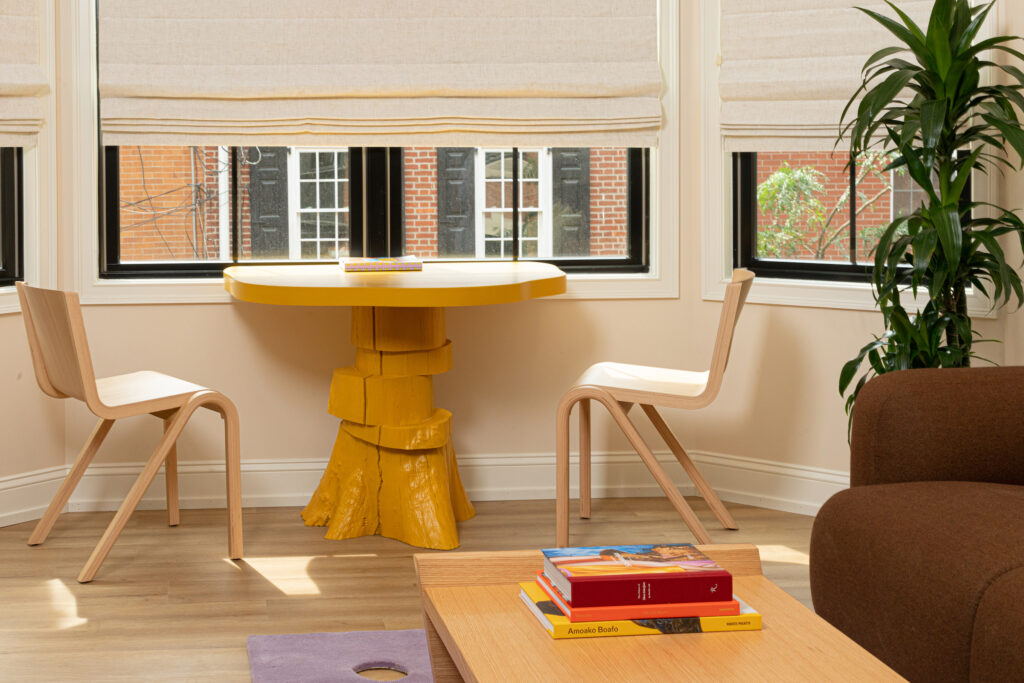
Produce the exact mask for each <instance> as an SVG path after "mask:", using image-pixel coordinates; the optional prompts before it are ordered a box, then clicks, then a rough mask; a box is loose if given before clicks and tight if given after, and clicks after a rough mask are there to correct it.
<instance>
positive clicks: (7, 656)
mask: <svg viewBox="0 0 1024 683" xmlns="http://www.w3.org/2000/svg"><path fill="white" fill-rule="evenodd" d="M691 503H692V504H693V507H694V509H695V510H696V511H697V513H698V515H699V516H700V517H701V519H702V521H703V522H704V523H705V524H706V525H707V528H708V530H709V531H710V533H711V536H712V538H713V540H714V541H716V542H721V543H755V544H757V545H758V546H759V547H760V548H761V556H762V560H763V562H764V573H765V575H766V576H768V577H769V578H771V579H772V580H773V581H775V582H776V583H777V584H779V585H780V586H781V587H782V588H783V589H785V590H786V591H788V592H789V593H790V594H791V595H793V596H794V597H796V598H797V599H798V600H801V601H802V602H804V603H805V604H807V605H808V606H809V605H810V593H809V587H808V578H807V551H808V543H809V539H810V529H811V523H812V521H813V518H811V517H807V516H804V515H795V514H789V513H784V512H776V511H772V510H764V509H760V508H755V507H748V506H743V505H736V504H728V507H729V509H730V511H732V513H733V515H734V516H735V518H736V521H737V523H738V524H739V526H740V530H739V531H725V530H723V529H721V528H720V527H718V526H717V523H716V522H715V520H714V518H713V516H712V515H711V513H710V511H709V510H708V509H707V507H706V506H705V505H704V504H703V501H701V500H699V499H693V500H691ZM477 511H478V514H477V517H476V518H474V519H472V520H469V521H468V522H464V523H462V524H460V525H459V526H460V534H461V537H462V542H463V544H462V548H461V549H462V550H507V549H520V548H538V547H546V546H549V545H551V544H552V542H553V538H554V503H553V501H509V502H484V503H478V504H477ZM298 512H299V511H298V509H297V508H255V509H247V510H245V514H244V523H245V550H246V559H245V560H244V561H241V562H237V563H236V562H231V561H230V560H228V559H227V553H226V550H227V533H226V528H225V519H224V517H225V514H224V511H223V510H182V512H181V526H179V527H176V528H169V527H167V526H166V513H165V512H162V511H140V512H137V513H136V514H135V515H134V516H133V517H132V519H131V520H130V521H129V523H128V527H127V528H126V529H125V531H124V533H123V534H122V536H121V538H120V540H119V541H118V542H117V544H116V545H115V546H114V549H113V551H111V553H110V556H109V558H108V559H107V561H106V563H105V564H104V565H103V567H102V568H101V569H100V572H99V575H98V576H97V578H96V580H95V581H94V582H93V583H91V584H86V585H81V584H78V583H77V582H76V581H75V576H77V574H78V571H79V569H80V568H81V566H82V564H83V563H84V562H85V560H86V558H87V557H88V555H89V553H90V551H91V549H92V547H93V545H94V544H95V543H96V541H97V540H98V539H99V537H100V535H101V533H102V531H103V528H104V527H105V526H106V524H107V522H108V521H109V520H110V518H111V516H112V514H113V513H75V514H66V515H64V516H62V517H61V519H60V520H59V521H58V522H57V525H56V527H55V528H54V530H53V532H52V533H51V535H50V538H49V539H48V540H47V541H46V543H45V544H44V545H42V546H38V547H34V548H30V547H28V546H27V545H25V541H26V540H27V539H28V535H29V532H30V531H31V529H32V527H33V525H34V523H26V524H19V525H15V526H10V527H6V528H3V529H0V679H2V680H3V681H75V680H88V681H129V680H130V681H139V680H168V681H186V680H187V681H246V680H249V663H248V657H247V655H246V637H247V636H250V635H256V634H269V633H303V632H305V633H310V632H320V631H344V630H375V629H408V628H421V627H422V622H421V615H420V606H419V597H418V592H417V587H416V580H415V573H414V571H413V567H412V554H413V553H414V552H422V551H420V550H419V549H416V548H411V547H409V546H407V545H405V544H403V543H400V542H398V541H392V540H389V539H384V538H379V537H369V538H361V539H351V540H347V541H327V540H325V539H324V538H323V529H320V528H309V527H305V526H303V524H302V521H301V519H300V518H299V514H298ZM571 531H572V537H571V539H572V543H573V544H578V545H598V544H617V543H637V542H653V543H658V542H688V541H692V537H691V536H690V535H689V533H688V532H687V530H686V528H685V526H684V525H683V524H682V522H681V521H680V519H679V517H678V516H677V515H676V513H675V512H674V510H673V509H672V508H671V506H670V505H669V503H668V502H667V501H666V500H665V499H663V498H618V499H607V500H595V501H594V509H593V516H592V518H591V519H590V520H579V519H578V518H573V520H572V526H571Z"/></svg>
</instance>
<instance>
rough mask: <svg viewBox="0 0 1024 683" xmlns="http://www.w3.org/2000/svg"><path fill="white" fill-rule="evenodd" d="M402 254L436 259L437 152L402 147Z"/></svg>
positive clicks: (430, 148)
mask: <svg viewBox="0 0 1024 683" xmlns="http://www.w3.org/2000/svg"><path fill="white" fill-rule="evenodd" d="M402 156H403V164H404V167H405V182H404V186H405V253H406V254H409V255H411V256H419V257H420V258H436V257H437V150H435V149H434V148H433V147H406V148H405V149H404V150H403V155H402Z"/></svg>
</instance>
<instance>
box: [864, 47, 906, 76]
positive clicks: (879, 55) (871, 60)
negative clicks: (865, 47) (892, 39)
mask: <svg viewBox="0 0 1024 683" xmlns="http://www.w3.org/2000/svg"><path fill="white" fill-rule="evenodd" d="M906 51H907V48H905V47H901V46H899V45H897V46H894V47H883V48H882V49H881V50H879V51H878V52H876V53H875V54H873V55H871V56H870V57H868V61H866V62H864V66H863V68H861V73H865V72H866V71H867V70H868V69H870V68H871V65H872V64H875V63H876V62H878V61H880V60H882V59H885V58H886V57H889V56H891V55H895V54H898V53H900V52H906Z"/></svg>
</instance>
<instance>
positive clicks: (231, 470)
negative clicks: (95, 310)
mask: <svg viewBox="0 0 1024 683" xmlns="http://www.w3.org/2000/svg"><path fill="white" fill-rule="evenodd" d="M17 286H18V298H19V300H20V301H21V312H22V316H23V317H24V319H25V330H26V332H27V333H28V342H29V347H30V349H31V351H32V365H33V367H34V368H35V374H36V381H37V382H38V383H39V388H40V389H42V390H43V393H45V394H47V395H48V396H53V397H54V398H77V399H78V400H80V401H83V402H84V403H85V404H86V405H87V406H88V407H89V410H91V411H92V412H93V413H94V414H95V415H96V416H97V417H99V418H100V421H99V423H97V425H96V427H95V429H93V431H92V435H91V436H90V437H89V439H88V441H86V442H85V446H83V447H82V450H81V452H80V453H79V454H78V457H77V458H76V459H75V464H74V466H72V468H71V471H70V472H69V473H68V476H67V477H65V479H64V482H63V483H62V484H61V486H60V489H59V490H58V491H57V495H55V496H54V497H53V500H52V501H51V502H50V506H49V507H48V508H47V510H46V513H45V514H44V515H43V517H42V519H40V520H39V523H38V524H37V525H36V528H35V530H34V531H33V532H32V535H31V536H30V537H29V539H28V544H29V545H39V544H40V543H42V542H43V541H45V540H46V537H47V535H48V534H49V533H50V529H52V528H53V524H54V522H56V521H57V517H58V516H59V515H60V513H61V510H63V509H64V506H65V505H67V502H68V499H69V498H70V497H71V493H72V492H73V491H74V490H75V486H76V485H77V484H78V482H79V481H80V480H81V478H82V475H83V474H84V473H85V469H86V467H88V466H89V463H90V462H91V461H92V459H93V456H95V455H96V451H98V450H99V447H100V444H101V443H103V439H104V438H106V436H107V433H108V432H109V431H110V428H111V427H112V426H113V424H114V421H115V420H117V419H119V418H122V417H131V416H134V415H146V414H149V415H153V416H155V417H158V418H160V419H161V420H163V422H164V435H163V438H162V439H161V440H160V444H159V445H158V446H157V448H156V450H155V451H153V455H151V456H150V458H149V460H148V461H147V462H146V465H145V467H144V468H143V469H142V473H141V474H140V475H139V477H138V479H136V481H135V484H134V485H133V486H132V488H131V490H130V491H129V492H128V496H127V497H126V498H125V499H124V502H122V503H121V507H120V508H119V509H118V510H117V513H116V514H115V515H114V519H113V520H112V521H111V522H110V525H109V526H108V527H107V530H106V531H105V532H104V534H103V537H102V538H101V539H100V542H99V543H98V544H97V545H96V548H95V549H94V550H93V551H92V555H91V556H90V557H89V560H88V561H87V562H86V563H85V566H84V567H83V568H82V571H81V573H80V574H79V575H78V580H79V581H80V582H82V583H86V582H88V581H92V579H93V577H95V576H96V572H97V570H98V569H99V568H100V565H101V564H103V560H104V559H106V557H107V553H109V552H110V549H111V547H113V545H114V541H116V540H117V537H118V536H119V535H120V533H121V530H122V529H123V528H124V525H125V523H126V522H127V521H128V518H129V517H130V516H131V514H132V512H134V511H135V508H136V506H137V505H138V504H139V500H140V499H141V498H142V496H143V494H145V492H146V489H147V488H149V485H150V483H152V481H153V478H154V477H155V476H156V473H157V471H158V470H159V469H160V466H161V465H163V466H164V472H165V475H166V480H167V517H168V523H169V524H170V526H176V525H177V524H178V521H179V513H178V456H177V452H176V448H175V444H176V442H177V440H178V436H179V435H180V434H181V430H182V429H183V428H184V427H185V423H186V422H188V419H189V418H190V417H191V416H192V413H194V412H195V411H196V410H197V409H198V408H208V409H210V410H213V411H215V412H217V413H220V415H221V417H222V418H223V419H224V437H225V439H224V440H225V450H226V464H227V468H226V469H227V507H228V553H229V555H230V557H231V559H234V560H237V559H241V557H242V499H241V497H242V487H241V459H240V450H239V430H238V410H237V409H236V408H235V405H234V403H232V402H231V401H230V400H229V399H228V397H227V396H225V395H223V394H221V393H220V392H217V391H213V390H211V389H207V388H206V387H202V386H199V385H198V384H192V383H191V382H186V381H184V380H180V379H177V378H175V377H170V376H168V375H163V374H160V373H159V372H151V371H142V372H133V373H130V374H126V375H116V376H113V377H103V378H100V379H97V378H96V376H95V375H94V374H93V367H92V358H91V356H90V354H89V344H88V342H87V340H86V335H85V323H84V321H83V320H82V309H81V306H80V305H79V301H78V295H77V294H75V293H73V292H62V291H59V290H53V289H41V288H38V287H28V286H26V285H24V284H23V283H21V282H19V283H18V285H17Z"/></svg>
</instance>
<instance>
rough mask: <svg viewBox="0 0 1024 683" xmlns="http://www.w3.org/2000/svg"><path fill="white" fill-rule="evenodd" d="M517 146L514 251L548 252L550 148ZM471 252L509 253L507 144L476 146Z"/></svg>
mask: <svg viewBox="0 0 1024 683" xmlns="http://www.w3.org/2000/svg"><path fill="white" fill-rule="evenodd" d="M518 151H519V219H520V221H521V225H522V233H521V235H520V238H519V255H520V256H522V257H527V258H529V257H536V256H540V257H550V256H551V215H552V207H551V149H550V148H534V149H520V150H518ZM475 173H476V183H474V187H475V188H476V207H477V208H476V227H477V229H476V257H477V258H508V257H510V256H511V255H512V254H511V249H512V206H513V203H512V198H513V187H512V149H488V148H481V149H479V150H477V154H476V161H475Z"/></svg>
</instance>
